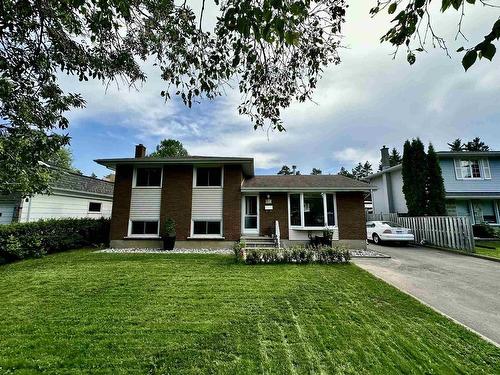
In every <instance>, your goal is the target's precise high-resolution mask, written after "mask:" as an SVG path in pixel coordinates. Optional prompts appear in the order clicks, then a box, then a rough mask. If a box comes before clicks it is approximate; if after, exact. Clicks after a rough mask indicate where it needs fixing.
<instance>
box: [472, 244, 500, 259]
mask: <svg viewBox="0 0 500 375" xmlns="http://www.w3.org/2000/svg"><path fill="white" fill-rule="evenodd" d="M478 245H483V246H488V247H494V249H487V248H484V247H478ZM476 254H481V255H487V256H489V257H494V258H500V241H483V242H481V241H476Z"/></svg>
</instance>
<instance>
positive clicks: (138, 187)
mask: <svg viewBox="0 0 500 375" xmlns="http://www.w3.org/2000/svg"><path fill="white" fill-rule="evenodd" d="M143 168H146V169H153V168H157V167H134V173H133V174H132V188H134V189H161V188H162V186H163V167H159V168H160V170H161V174H160V186H137V169H143Z"/></svg>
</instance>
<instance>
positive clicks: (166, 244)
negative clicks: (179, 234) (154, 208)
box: [163, 217, 175, 250]
mask: <svg viewBox="0 0 500 375" xmlns="http://www.w3.org/2000/svg"><path fill="white" fill-rule="evenodd" d="M174 245H175V221H174V219H172V218H170V217H167V220H165V234H164V235H163V249H164V250H173V249H174Z"/></svg>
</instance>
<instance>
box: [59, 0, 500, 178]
mask: <svg viewBox="0 0 500 375" xmlns="http://www.w3.org/2000/svg"><path fill="white" fill-rule="evenodd" d="M373 4H375V1H374V0H373V1H370V0H365V1H355V2H354V1H351V5H350V7H349V9H348V12H347V22H346V24H345V27H344V30H343V34H344V35H345V41H344V44H345V45H346V47H347V48H345V49H342V50H341V51H340V55H341V59H342V62H341V64H340V65H338V66H332V67H331V68H329V69H327V70H326V71H325V73H324V75H323V78H322V79H321V81H320V83H319V85H318V88H317V90H316V91H315V94H314V103H313V102H308V103H302V104H293V105H292V106H291V107H290V108H289V109H288V110H286V111H285V113H284V121H285V126H286V128H287V132H285V133H278V132H267V131H265V130H257V131H254V130H253V127H252V125H251V123H250V121H249V120H248V118H246V117H242V116H239V115H238V113H237V106H238V104H239V100H240V96H239V94H238V92H236V91H229V92H228V95H227V96H226V97H221V98H217V99H216V100H214V101H211V102H208V101H207V102H203V103H202V104H200V105H195V106H194V107H193V108H191V109H189V108H187V107H185V106H184V105H183V104H182V103H179V102H178V101H171V102H168V103H165V102H164V101H163V100H162V98H161V97H160V95H159V93H160V91H161V90H162V89H164V88H165V86H166V85H164V83H163V82H162V81H161V79H160V78H159V74H158V72H157V71H155V70H154V69H153V68H152V67H151V66H150V65H146V67H145V69H146V71H147V73H148V77H149V79H148V81H147V83H146V84H144V85H143V86H142V87H140V88H139V91H135V90H129V89H128V88H126V87H122V88H120V89H117V88H116V87H115V86H110V87H109V88H108V89H107V90H105V88H104V87H103V86H102V85H101V84H100V83H98V82H88V83H85V84H83V85H82V84H81V83H80V82H77V81H75V80H73V79H70V78H68V77H63V85H64V88H65V89H67V90H70V91H73V92H80V93H82V95H83V96H84V97H85V99H86V101H87V106H86V108H85V109H82V110H76V111H73V112H71V113H70V115H69V118H70V121H71V125H70V128H69V133H70V136H71V137H72V142H71V149H72V151H73V154H74V158H75V166H76V167H77V168H79V169H81V170H82V171H83V172H84V173H86V174H90V173H92V172H95V173H96V174H97V175H98V176H99V177H101V176H103V175H105V174H107V173H109V171H107V170H106V169H105V168H104V167H101V166H99V165H97V164H96V163H94V162H93V159H97V158H108V157H132V156H133V152H134V150H133V148H134V145H135V144H137V143H143V144H144V145H146V147H147V148H148V150H149V151H152V150H153V149H154V147H155V145H156V144H158V143H159V141H160V140H161V139H163V138H175V139H178V140H180V141H182V142H183V144H184V145H185V147H186V148H187V150H188V151H189V153H190V154H192V155H220V156H249V157H254V158H255V162H256V168H257V173H260V174H264V173H272V174H274V173H276V171H277V170H279V169H280V167H281V166H282V165H283V164H289V165H292V164H295V165H297V166H298V168H299V169H300V170H301V171H302V173H310V171H311V169H312V168H313V167H316V168H320V169H322V170H323V173H336V172H337V171H338V170H339V169H340V167H341V166H345V167H346V168H348V169H350V168H352V167H353V166H354V164H356V163H357V162H359V161H365V160H368V161H370V162H372V163H373V164H374V167H375V168H377V166H378V161H379V159H380V156H379V153H380V151H379V149H380V148H381V146H382V145H387V146H388V147H391V148H392V147H396V148H398V149H399V150H401V149H402V144H403V142H404V141H405V140H406V139H408V138H412V137H420V138H421V139H422V141H424V143H428V142H432V143H433V144H434V146H435V147H436V149H438V150H444V149H446V148H447V146H446V143H447V142H450V141H452V140H453V139H455V138H462V139H463V140H470V139H472V138H473V137H476V136H479V137H481V138H482V139H483V140H484V141H485V142H486V143H487V144H489V145H490V147H491V148H492V149H500V127H499V123H500V90H499V88H500V69H498V68H499V66H500V56H497V57H496V58H495V59H494V60H493V62H491V63H490V62H488V61H487V60H486V61H478V62H477V63H476V64H475V66H473V67H472V68H471V69H470V70H469V71H468V72H467V73H465V72H464V70H463V68H462V66H461V64H460V58H461V55H460V54H456V53H454V52H452V56H453V58H451V59H450V58H448V57H446V55H445V54H444V52H443V51H442V50H438V49H436V50H433V49H432V48H431V49H430V50H429V52H428V53H425V54H419V55H417V62H416V63H415V65H413V66H409V65H408V63H407V62H406V57H405V56H404V53H403V54H400V56H398V58H396V59H395V60H393V59H392V57H391V53H392V52H393V49H392V47H391V46H390V45H388V44H380V42H379V38H380V36H381V35H383V34H384V32H385V31H386V30H387V29H388V27H389V22H388V18H387V17H379V18H375V19H372V18H370V17H369V14H368V12H369V9H370V8H371V7H372V6H373ZM468 8H469V9H468V11H467V16H466V18H465V21H464V25H463V30H464V32H465V34H466V35H467V36H470V40H471V43H472V42H476V41H480V40H481V38H482V37H481V36H482V35H485V34H486V32H488V30H490V29H491V25H492V24H493V22H494V20H495V19H497V18H498V16H499V12H498V10H494V9H493V10H492V8H490V9H482V7H480V6H471V5H468ZM458 17H459V14H458V13H455V12H453V11H452V12H449V14H448V15H444V16H441V15H439V16H438V17H436V18H435V25H436V29H437V32H438V33H440V34H441V35H443V36H445V37H446V38H447V39H448V41H449V42H450V50H451V51H455V50H456V49H457V48H458V47H460V46H462V45H464V46H468V44H467V42H464V41H463V40H458V41H455V40H454V37H455V33H456V24H457V22H458ZM205 18H206V19H207V18H208V19H209V20H210V19H213V17H212V18H210V16H208V17H205ZM497 48H498V46H497Z"/></svg>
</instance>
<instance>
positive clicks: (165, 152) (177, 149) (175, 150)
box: [149, 139, 188, 158]
mask: <svg viewBox="0 0 500 375" xmlns="http://www.w3.org/2000/svg"><path fill="white" fill-rule="evenodd" d="M183 156H188V152H187V150H186V149H185V148H184V145H183V144H182V142H180V141H178V140H176V139H164V140H163V141H161V142H160V144H159V145H158V146H156V151H154V152H152V153H151V154H150V155H149V157H151V158H179V157H183Z"/></svg>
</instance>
